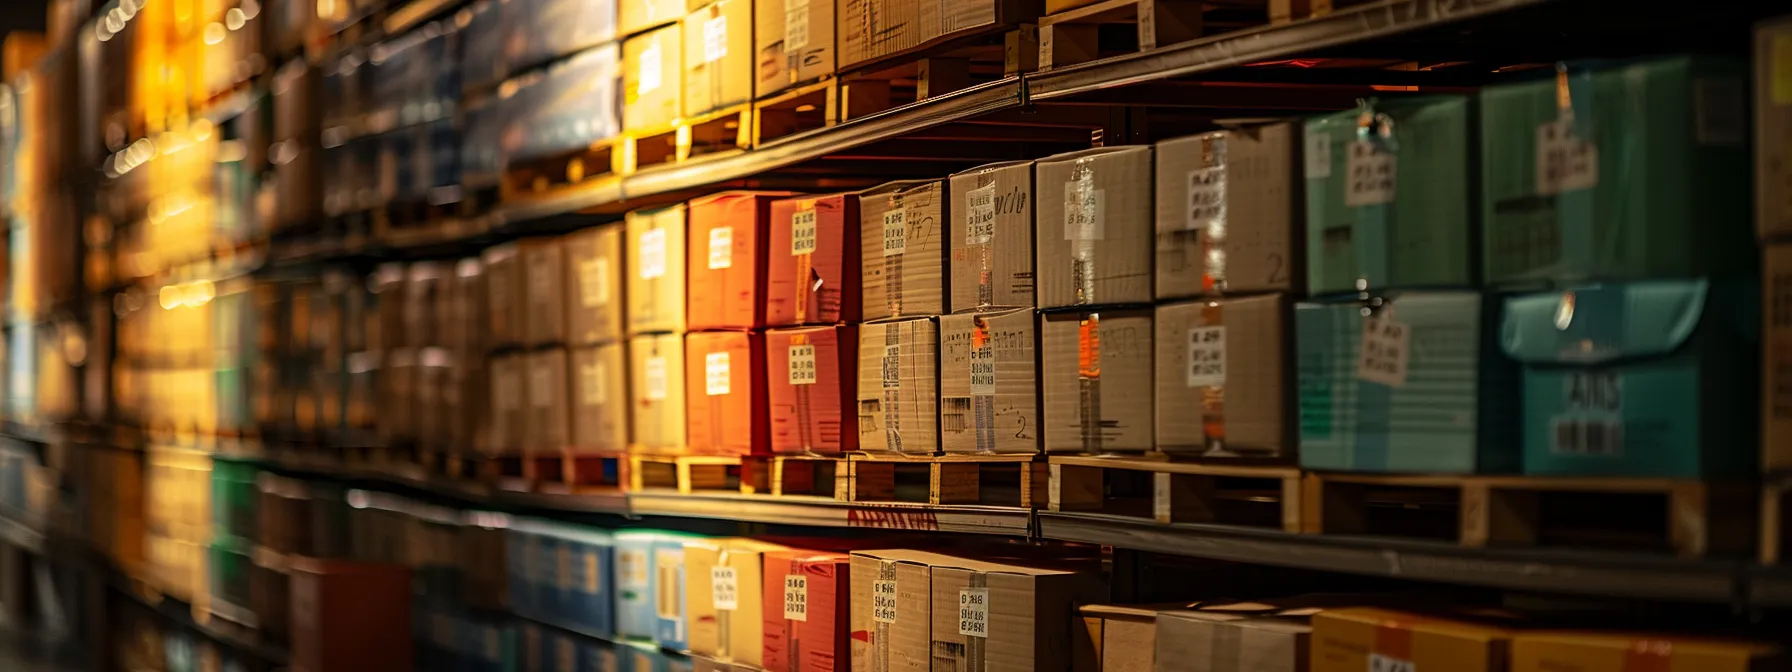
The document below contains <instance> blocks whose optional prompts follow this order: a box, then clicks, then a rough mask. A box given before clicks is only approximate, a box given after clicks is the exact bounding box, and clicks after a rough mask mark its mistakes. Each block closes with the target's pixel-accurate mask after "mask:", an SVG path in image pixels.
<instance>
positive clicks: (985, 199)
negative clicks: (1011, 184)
mask: <svg viewBox="0 0 1792 672" xmlns="http://www.w3.org/2000/svg"><path fill="white" fill-rule="evenodd" d="M964 211H965V216H964V244H966V245H984V244H987V243H989V241H990V240H992V239H994V238H995V235H996V185H995V184H993V183H992V184H990V185H989V186H987V187H980V188H977V189H972V190H970V191H967V192H964Z"/></svg>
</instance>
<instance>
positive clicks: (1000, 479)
mask: <svg viewBox="0 0 1792 672" xmlns="http://www.w3.org/2000/svg"><path fill="white" fill-rule="evenodd" d="M847 468H848V483H847V488H848V495H847V496H848V499H849V500H850V501H854V502H913V503H926V504H932V505H936V506H937V505H944V504H981V505H989V506H1018V507H1023V508H1031V507H1035V506H1038V505H1040V504H1042V503H1044V502H1045V499H1046V496H1045V495H1046V492H1045V491H1046V488H1047V480H1048V479H1047V478H1046V470H1045V464H1044V463H1042V462H1039V461H1038V460H1037V457H1036V456H1034V455H931V456H911V455H902V454H897V453H855V454H853V455H852V456H851V457H850V458H849V459H848V461H847ZM922 478H925V480H926V483H927V490H926V492H925V495H923V496H916V495H915V494H913V493H910V492H905V489H904V488H899V487H898V484H899V481H911V480H912V481H920V480H921V479H922ZM1010 483H1012V488H1011V489H1010V488H1009V487H1008V485H1009V484H1010Z"/></svg>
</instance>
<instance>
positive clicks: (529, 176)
mask: <svg viewBox="0 0 1792 672" xmlns="http://www.w3.org/2000/svg"><path fill="white" fill-rule="evenodd" d="M625 144H626V142H625V140H624V139H623V138H611V139H606V140H600V141H597V142H594V143H591V144H590V145H588V146H585V147H583V148H580V149H577V150H574V151H570V152H563V153H559V154H553V155H550V156H544V157H541V158H536V159H529V160H526V161H512V162H511V163H510V165H509V166H507V167H506V168H505V169H504V178H503V179H502V180H501V181H499V184H498V194H497V197H498V199H499V200H501V201H511V200H516V199H526V198H529V197H531V196H534V195H538V194H545V193H550V192H553V191H557V190H560V189H565V188H568V187H574V186H579V185H582V184H587V183H590V182H597V181H600V180H604V179H609V178H614V177H615V176H616V175H618V174H621V173H626V172H628V171H626V170H623V168H622V167H623V165H624V163H623V161H622V154H623V151H622V150H623V147H624V145H625Z"/></svg>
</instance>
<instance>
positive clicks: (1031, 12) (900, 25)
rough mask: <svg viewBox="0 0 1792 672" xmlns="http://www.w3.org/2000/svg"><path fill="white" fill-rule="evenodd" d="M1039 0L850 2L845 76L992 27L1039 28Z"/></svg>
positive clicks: (845, 14) (842, 17)
mask: <svg viewBox="0 0 1792 672" xmlns="http://www.w3.org/2000/svg"><path fill="white" fill-rule="evenodd" d="M1039 8H1040V3H1039V2H1037V0H1034V1H1031V2H1028V1H1023V0H846V1H845V2H842V3H840V6H839V10H838V12H839V19H838V22H837V23H836V26H835V31H834V34H835V35H838V36H839V40H838V42H839V49H840V70H841V71H845V70H846V69H847V68H849V67H851V66H855V65H860V64H862V63H865V62H867V61H871V60H873V59H877V58H882V57H885V56H890V55H893V54H898V53H902V52H905V51H908V50H910V49H913V48H916V47H920V46H923V45H928V44H937V43H939V42H943V41H945V40H947V39H950V38H952V37H955V36H958V35H960V34H962V33H964V32H966V31H970V30H974V29H977V28H981V27H984V26H991V25H998V24H1000V25H1010V24H1016V23H1029V22H1034V20H1035V19H1037V18H1039Z"/></svg>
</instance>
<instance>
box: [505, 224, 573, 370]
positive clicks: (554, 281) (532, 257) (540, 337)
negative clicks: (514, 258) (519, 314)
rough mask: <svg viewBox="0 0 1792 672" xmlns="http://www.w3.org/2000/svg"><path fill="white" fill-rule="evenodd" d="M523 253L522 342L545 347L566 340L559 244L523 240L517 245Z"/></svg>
mask: <svg viewBox="0 0 1792 672" xmlns="http://www.w3.org/2000/svg"><path fill="white" fill-rule="evenodd" d="M517 247H518V248H520V249H521V250H522V262H523V272H522V278H523V282H524V283H526V285H525V287H524V290H523V296H524V299H525V300H527V301H528V303H529V305H528V307H527V308H525V309H524V310H523V316H524V324H525V326H524V328H523V340H524V341H525V342H526V343H528V344H529V345H547V344H549V343H560V342H563V341H565V340H566V294H565V291H564V290H565V283H566V273H565V265H564V264H563V263H562V259H563V257H562V255H561V254H560V241H559V240H558V239H555V238H525V239H523V240H519V241H517Z"/></svg>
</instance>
